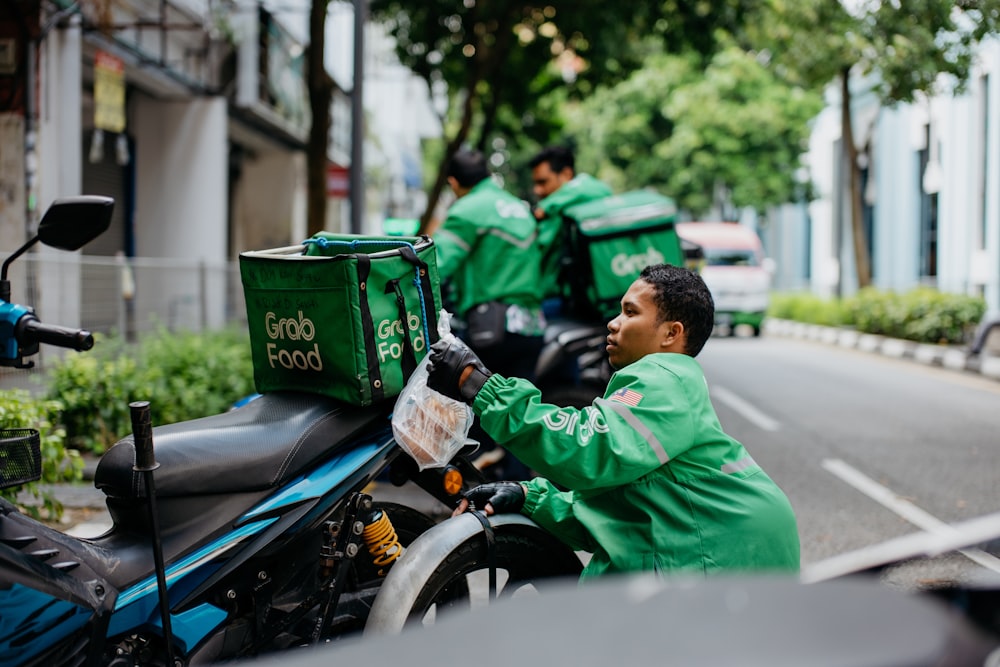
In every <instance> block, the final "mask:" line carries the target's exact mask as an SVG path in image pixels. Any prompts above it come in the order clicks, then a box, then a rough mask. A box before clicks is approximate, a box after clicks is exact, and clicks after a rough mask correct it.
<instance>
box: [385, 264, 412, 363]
mask: <svg viewBox="0 0 1000 667" xmlns="http://www.w3.org/2000/svg"><path fill="white" fill-rule="evenodd" d="M399 281H400V278H395V279H393V280H390V281H388V282H387V283H386V284H385V292H384V293H385V294H390V293H392V292H395V293H396V307H397V308H398V309H399V321H400V323H402V325H403V358H402V359H401V360H400V367H401V368H402V370H403V382H406V381H407V380H409V379H410V376H411V375H413V371H415V370H417V354H416V352H415V351H414V349H413V341H412V340H410V327H409V326H407V321H406V320H407V318H408V314H407V312H406V300H405V299H404V298H403V288H402V287H400V286H399Z"/></svg>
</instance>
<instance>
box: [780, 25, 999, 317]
mask: <svg viewBox="0 0 1000 667" xmlns="http://www.w3.org/2000/svg"><path fill="white" fill-rule="evenodd" d="M852 90H853V91H854V92H853V96H854V99H853V105H852V120H853V131H854V135H855V144H856V146H857V148H858V151H859V166H860V167H861V175H862V189H863V192H864V206H863V209H864V214H863V220H864V229H865V235H866V240H867V245H868V248H869V252H870V257H871V268H872V284H873V285H874V286H876V287H878V288H880V289H884V290H896V291H906V290H909V289H911V288H913V287H916V286H918V285H928V286H932V287H936V288H937V289H939V290H941V291H945V292H952V293H962V294H973V295H975V294H978V295H982V296H983V297H984V298H985V300H986V303H987V307H988V310H989V311H990V312H991V313H994V314H996V313H1000V42H998V41H997V40H996V39H991V40H989V41H986V42H983V43H982V44H981V45H980V48H979V54H978V58H977V63H976V66H975V68H974V70H973V72H972V74H971V76H970V79H969V81H968V84H967V86H966V89H965V91H964V92H962V93H961V94H941V95H937V96H934V97H928V98H924V99H921V100H920V101H919V102H916V103H913V104H907V105H899V106H897V107H894V108H887V107H883V106H881V105H880V104H879V103H878V100H877V99H876V98H875V96H874V95H872V94H870V93H866V90H868V87H867V86H866V82H865V81H863V80H860V79H859V80H857V81H854V82H852ZM841 139H842V138H841V128H840V99H839V94H838V93H837V92H836V91H832V92H831V94H830V95H829V98H828V106H827V108H826V109H825V110H824V111H823V112H822V113H821V114H820V115H819V116H818V117H817V118H816V119H815V125H814V128H813V133H812V137H811V140H810V147H809V152H808V154H807V155H806V164H807V165H808V171H809V174H810V177H811V179H812V182H813V185H814V187H815V195H816V197H815V199H813V200H811V201H810V202H808V204H799V205H794V204H792V205H788V206H785V207H782V208H781V209H779V210H776V211H773V212H771V213H770V214H769V216H768V220H767V223H766V224H765V225H763V228H762V229H761V234H762V236H763V237H764V240H765V245H766V247H767V250H768V252H769V254H770V255H771V256H772V257H773V258H774V259H775V260H776V263H777V266H778V273H777V275H776V281H775V287H776V289H779V290H809V291H812V292H814V293H816V294H819V295H821V296H834V295H838V294H842V295H849V294H853V293H854V292H855V291H856V290H857V287H858V283H857V279H856V269H855V259H854V253H853V240H852V239H853V237H852V231H851V224H850V217H849V213H850V208H849V200H848V186H847V180H846V178H845V176H844V173H845V170H844V169H843V151H842V150H841V148H842V144H841Z"/></svg>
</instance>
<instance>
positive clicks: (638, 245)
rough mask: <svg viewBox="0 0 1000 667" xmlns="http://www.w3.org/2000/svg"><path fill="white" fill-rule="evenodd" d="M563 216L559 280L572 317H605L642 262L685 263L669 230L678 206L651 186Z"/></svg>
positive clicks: (613, 312) (613, 313)
mask: <svg viewBox="0 0 1000 667" xmlns="http://www.w3.org/2000/svg"><path fill="white" fill-rule="evenodd" d="M562 215H563V219H564V221H565V224H566V225H567V229H566V243H567V245H568V247H567V250H566V253H565V257H566V260H565V263H564V266H563V270H562V274H561V275H562V282H563V284H564V285H568V286H569V295H568V297H569V304H570V310H571V312H572V313H573V314H574V315H576V316H577V317H582V318H584V319H593V320H600V321H602V322H603V321H607V320H609V319H611V318H613V317H615V316H616V315H617V314H618V312H619V310H620V307H621V298H622V297H623V296H624V295H625V292H627V291H628V288H629V286H630V285H631V284H632V283H633V282H634V281H635V279H636V278H638V277H639V273H640V272H641V271H642V269H643V268H645V267H646V266H647V265H649V264H675V265H678V266H683V265H684V251H683V250H682V248H681V241H680V239H679V238H678V236H677V231H676V229H675V228H674V227H675V223H676V219H677V206H676V205H675V204H674V200H673V199H670V198H669V197H664V196H663V195H660V194H658V193H656V192H653V191H652V190H634V191H631V192H625V193H623V194H620V195H612V196H610V197H603V198H601V199H595V200H592V201H588V202H585V203H582V204H577V205H575V206H571V207H569V208H567V209H565V210H564V211H563V214H562Z"/></svg>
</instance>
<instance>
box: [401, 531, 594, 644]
mask: <svg viewBox="0 0 1000 667" xmlns="http://www.w3.org/2000/svg"><path fill="white" fill-rule="evenodd" d="M495 538H496V543H495V546H494V548H495V562H496V569H497V572H496V586H497V591H496V595H497V597H498V598H506V597H513V596H515V595H530V594H537V592H538V591H539V589H544V588H545V585H546V584H547V583H552V582H555V581H560V582H561V581H565V578H566V577H577V576H579V573H580V571H581V568H582V565H581V563H580V560H579V558H578V557H576V555H575V554H573V553H572V552H569V551H568V550H567V549H566V548H565V546H563V545H562V544H561V543H559V542H558V541H556V539H555V538H554V537H552V536H551V535H550V534H548V533H546V532H545V531H543V530H541V529H540V528H537V527H536V528H532V529H521V528H515V529H511V530H500V531H497V532H496V533H495ZM487 563H488V557H487V551H486V542H485V540H484V538H483V536H482V535H481V534H480V535H475V536H473V537H471V538H469V539H468V540H466V541H465V542H464V543H463V544H461V545H459V547H458V548H456V549H454V550H453V551H452V552H451V553H450V554H449V555H448V557H447V558H446V559H445V560H444V561H443V562H442V563H441V564H440V565H439V566H438V567H437V569H435V570H434V572H433V573H432V574H431V575H430V576H429V577H427V579H426V580H425V582H424V584H423V586H422V588H421V590H420V592H419V593H418V595H417V598H416V601H415V602H414V604H413V606H412V607H411V608H410V612H409V617H408V620H407V624H408V625H410V624H421V625H431V624H433V623H434V622H435V621H436V620H437V619H438V618H440V617H441V615H442V614H450V613H455V612H464V611H469V610H470V609H474V608H476V607H478V606H480V605H484V604H488V601H489V592H488V580H489V572H488V565H487Z"/></svg>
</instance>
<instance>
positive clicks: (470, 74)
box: [371, 0, 760, 227]
mask: <svg viewBox="0 0 1000 667" xmlns="http://www.w3.org/2000/svg"><path fill="white" fill-rule="evenodd" d="M759 1H760V0H726V1H725V2H713V3H708V2H684V1H681V0H667V1H666V2H664V1H662V0H641V1H639V0H637V1H636V2H631V3H628V4H620V3H619V4H616V3H607V2H602V1H601V0H549V1H548V2H545V3H536V2H530V1H515V0H511V1H509V2H484V1H476V0H466V1H465V2H461V3H459V2H455V0H373V1H372V4H371V12H372V16H373V18H375V19H377V20H380V21H382V22H383V23H384V24H385V25H386V27H387V29H388V31H389V33H390V34H391V35H392V36H393V37H394V38H395V40H396V44H397V55H398V56H399V58H400V60H401V62H402V63H403V64H405V65H406V66H408V67H409V68H410V69H411V70H412V71H413V72H415V73H416V74H418V75H419V76H421V77H422V78H424V79H425V80H426V81H427V83H428V85H429V86H430V87H431V90H432V91H435V92H437V93H438V94H439V95H444V96H446V97H447V99H448V101H449V109H450V110H453V111H457V113H453V114H451V115H449V117H448V118H449V119H450V120H451V122H450V123H448V124H447V125H446V128H447V129H446V135H447V145H446V148H445V150H444V154H443V159H442V162H441V165H440V168H439V172H438V178H437V180H436V181H435V183H434V186H433V187H432V190H431V192H430V194H429V208H428V212H427V213H426V214H425V216H424V223H425V224H424V226H425V227H426V223H427V222H428V221H429V215H430V211H432V210H433V208H434V206H435V204H436V201H437V199H438V197H439V195H440V192H441V190H442V189H443V186H444V182H445V180H444V166H445V165H446V164H447V161H448V160H449V159H450V158H451V156H452V155H453V154H454V153H455V151H457V150H458V149H459V148H460V147H461V146H462V145H463V144H469V145H472V146H477V147H479V148H488V147H490V143H491V142H492V140H493V139H494V138H495V137H496V136H503V135H506V136H508V137H511V138H512V139H513V140H514V141H517V140H518V139H519V138H520V137H521V136H522V135H524V136H527V137H529V138H531V139H533V140H535V141H539V142H544V141H545V140H546V139H547V138H548V136H550V135H551V134H552V133H553V132H554V131H555V130H556V129H557V128H558V126H559V119H558V118H557V117H556V116H555V115H554V114H553V113H552V111H553V110H552V109H551V108H550V107H546V105H545V103H544V100H546V99H547V97H548V95H549V94H551V93H553V92H554V91H563V92H564V94H565V95H566V96H567V98H572V97H581V96H585V95H588V94H590V93H591V92H593V90H594V89H595V88H596V86H598V85H600V84H602V83H608V82H613V81H619V80H622V79H624V78H625V77H627V76H628V75H629V74H630V73H631V72H632V71H634V70H635V69H636V68H637V67H638V66H639V65H640V64H641V62H642V56H643V54H642V52H641V50H638V49H636V48H635V46H636V45H640V44H642V43H643V38H644V37H647V36H653V37H657V38H659V39H660V40H661V41H662V42H663V43H664V44H666V45H667V47H668V48H669V49H671V50H679V49H682V48H694V49H696V50H698V51H700V52H703V53H707V52H711V51H712V50H714V48H715V46H716V41H715V40H716V36H717V30H718V29H719V28H725V29H734V28H735V27H736V26H738V25H740V24H741V23H742V21H743V20H744V18H745V15H746V14H747V12H748V11H750V10H751V9H752V8H753V7H755V6H756V5H757V4H758V2H759Z"/></svg>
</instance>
